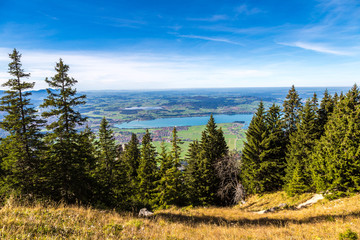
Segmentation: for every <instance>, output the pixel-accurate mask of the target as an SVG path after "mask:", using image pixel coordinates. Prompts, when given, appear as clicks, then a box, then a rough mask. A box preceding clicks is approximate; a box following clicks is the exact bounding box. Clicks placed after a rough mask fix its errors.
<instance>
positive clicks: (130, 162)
mask: <svg viewBox="0 0 360 240" xmlns="http://www.w3.org/2000/svg"><path fill="white" fill-rule="evenodd" d="M122 160H123V162H124V164H125V167H126V173H127V177H128V181H129V182H130V183H131V186H132V187H133V188H136V187H137V175H138V172H137V171H138V168H139V165H140V149H139V140H138V139H137V136H136V134H135V133H133V134H132V135H131V139H130V141H129V142H128V143H127V144H126V145H125V149H124V153H123V155H122Z"/></svg>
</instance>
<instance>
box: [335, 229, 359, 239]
mask: <svg viewBox="0 0 360 240" xmlns="http://www.w3.org/2000/svg"><path fill="white" fill-rule="evenodd" d="M357 239H359V235H358V234H357V233H356V232H354V231H352V230H351V229H350V228H348V229H347V230H346V231H345V232H343V233H340V234H339V240H357Z"/></svg>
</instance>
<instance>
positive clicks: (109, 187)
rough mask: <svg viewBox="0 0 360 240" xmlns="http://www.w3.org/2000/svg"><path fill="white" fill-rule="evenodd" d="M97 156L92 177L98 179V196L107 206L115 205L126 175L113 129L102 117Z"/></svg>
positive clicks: (122, 188) (119, 197)
mask: <svg viewBox="0 0 360 240" xmlns="http://www.w3.org/2000/svg"><path fill="white" fill-rule="evenodd" d="M97 149H98V154H99V155H98V157H97V162H96V166H95V175H94V177H95V178H96V180H97V181H98V183H99V185H100V186H101V188H100V190H101V191H100V193H99V195H98V198H101V199H102V203H104V204H105V205H107V206H116V205H117V203H116V202H117V201H119V200H120V199H121V197H124V196H121V195H120V196H119V195H118V194H117V193H120V192H121V191H122V190H125V189H126V188H127V186H125V181H126V175H125V172H124V170H125V169H124V167H123V164H121V159H120V158H119V154H118V146H117V145H116V143H115V138H114V136H113V131H112V130H111V129H110V125H109V122H108V121H107V120H106V118H105V117H104V118H103V119H102V120H101V123H100V129H99V140H98V141H97Z"/></svg>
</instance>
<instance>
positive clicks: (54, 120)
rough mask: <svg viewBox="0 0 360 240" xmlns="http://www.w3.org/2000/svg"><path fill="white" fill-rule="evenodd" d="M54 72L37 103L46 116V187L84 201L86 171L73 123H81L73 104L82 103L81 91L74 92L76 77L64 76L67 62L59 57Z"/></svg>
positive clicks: (61, 196) (57, 196)
mask: <svg viewBox="0 0 360 240" xmlns="http://www.w3.org/2000/svg"><path fill="white" fill-rule="evenodd" d="M55 70H56V72H57V73H56V75H55V76H54V77H52V78H51V79H50V80H49V79H48V78H46V79H45V81H46V82H47V83H48V85H49V87H50V88H52V89H54V90H52V89H50V88H49V89H47V93H48V96H47V97H46V98H45V99H44V103H43V104H42V105H41V107H43V108H45V111H44V112H43V113H42V116H43V117H45V118H48V119H49V120H50V119H51V121H49V124H48V125H47V126H46V128H47V130H48V131H49V133H48V134H47V136H46V142H47V144H48V147H49V150H48V152H47V154H46V156H47V170H48V178H49V186H48V187H49V191H50V194H51V196H52V197H53V198H55V199H63V200H65V201H66V202H76V201H82V202H87V201H88V197H89V196H87V193H88V189H87V186H88V184H87V183H88V181H89V179H88V175H87V173H86V171H85V168H86V167H85V160H84V159H83V158H82V157H81V156H82V155H81V154H80V150H81V146H79V137H80V134H79V133H78V132H77V130H76V127H77V126H79V125H82V124H83V123H84V122H85V120H86V118H83V117H82V116H81V114H80V112H78V111H76V110H75V107H77V106H79V105H82V104H84V103H85V101H84V98H85V95H80V96H78V95H76V89H75V88H73V86H74V85H75V84H76V83H77V80H75V79H74V78H71V77H69V76H68V71H69V66H68V65H66V64H64V62H63V61H62V59H60V61H59V63H57V64H56V67H55Z"/></svg>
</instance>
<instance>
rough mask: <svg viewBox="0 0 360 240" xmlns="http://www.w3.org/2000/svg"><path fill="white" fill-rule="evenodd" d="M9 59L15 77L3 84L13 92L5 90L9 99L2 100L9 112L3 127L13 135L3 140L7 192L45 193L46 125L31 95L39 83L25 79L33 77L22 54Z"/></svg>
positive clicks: (2, 104) (12, 54)
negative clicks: (23, 61) (41, 171)
mask: <svg viewBox="0 0 360 240" xmlns="http://www.w3.org/2000/svg"><path fill="white" fill-rule="evenodd" d="M9 57H10V59H11V60H12V61H11V62H10V63H9V73H10V75H11V76H12V77H13V78H11V79H9V80H8V81H7V82H6V83H4V84H3V85H2V86H3V87H8V88H9V90H7V91H5V96H3V97H2V98H1V101H0V105H1V106H0V111H4V112H6V115H5V116H4V118H3V120H2V121H1V122H0V127H1V128H2V129H3V130H5V131H7V132H8V134H9V135H8V136H7V137H6V138H5V139H2V141H1V144H2V148H3V151H4V152H5V153H6V154H5V156H4V157H3V159H2V168H3V170H4V172H5V174H6V179H5V185H3V187H4V188H5V189H3V191H7V190H9V189H13V190H17V191H20V192H21V193H25V194H29V193H38V194H41V192H42V186H41V177H40V176H39V173H40V169H41V150H42V149H43V144H42V141H41V138H42V134H41V133H40V128H41V127H42V126H43V124H44V122H43V121H42V120H40V119H39V118H38V116H37V111H36V110H35V108H34V107H32V106H31V105H32V104H31V103H30V98H29V97H30V95H31V93H30V92H28V91H27V90H29V89H32V88H33V87H34V85H35V83H29V82H26V81H24V80H23V79H24V78H28V77H30V74H29V73H25V72H24V70H23V69H22V64H21V54H20V53H19V52H18V51H17V50H16V49H14V50H13V52H12V53H11V54H9Z"/></svg>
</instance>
